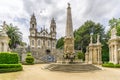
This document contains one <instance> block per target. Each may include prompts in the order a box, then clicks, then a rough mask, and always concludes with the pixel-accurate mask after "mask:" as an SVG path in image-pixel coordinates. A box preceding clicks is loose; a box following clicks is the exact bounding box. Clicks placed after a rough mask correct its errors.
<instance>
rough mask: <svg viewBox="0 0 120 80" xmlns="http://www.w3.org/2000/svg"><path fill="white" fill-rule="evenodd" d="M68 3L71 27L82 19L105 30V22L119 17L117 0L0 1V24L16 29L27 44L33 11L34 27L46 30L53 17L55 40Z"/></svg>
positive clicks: (63, 24)
mask: <svg viewBox="0 0 120 80" xmlns="http://www.w3.org/2000/svg"><path fill="white" fill-rule="evenodd" d="M68 2H70V3H71V8H72V18H73V27H74V29H77V28H78V27H80V25H82V24H83V23H84V22H85V21H86V20H93V21H95V22H100V23H101V24H103V25H104V26H105V27H106V30H108V27H109V25H108V20H109V19H111V18H113V17H115V18H119V17H120V10H119V7H120V0H59V1H58V0H11V1H10V0H0V24H2V22H3V21H4V20H5V21H6V22H7V23H13V24H14V25H16V26H18V27H19V28H20V30H21V31H22V33H23V40H24V41H25V42H27V43H28V42H29V41H28V35H29V20H30V16H31V15H32V13H33V12H34V13H35V15H36V18H37V24H38V27H39V28H40V27H42V26H43V25H45V26H46V28H49V27H50V20H51V18H52V17H55V20H56V24H57V38H60V37H61V36H64V34H65V27H66V8H67V3H68Z"/></svg>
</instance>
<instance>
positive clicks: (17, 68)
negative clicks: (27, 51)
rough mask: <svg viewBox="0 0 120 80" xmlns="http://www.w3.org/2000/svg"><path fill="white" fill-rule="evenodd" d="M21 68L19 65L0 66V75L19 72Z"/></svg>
mask: <svg viewBox="0 0 120 80" xmlns="http://www.w3.org/2000/svg"><path fill="white" fill-rule="evenodd" d="M21 70H23V67H22V65H21V64H0V73H3V72H15V71H21Z"/></svg>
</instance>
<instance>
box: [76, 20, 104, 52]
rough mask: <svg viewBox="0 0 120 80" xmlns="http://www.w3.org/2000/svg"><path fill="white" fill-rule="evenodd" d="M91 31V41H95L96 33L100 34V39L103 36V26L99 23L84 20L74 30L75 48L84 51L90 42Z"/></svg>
mask: <svg viewBox="0 0 120 80" xmlns="http://www.w3.org/2000/svg"><path fill="white" fill-rule="evenodd" d="M91 33H93V42H96V39H97V34H99V35H100V39H102V38H103V37H104V27H103V26H102V25H101V24H100V23H95V22H93V21H86V22H85V23H84V24H83V25H82V26H80V27H79V28H78V29H77V30H75V31H74V36H75V49H76V50H79V49H80V50H82V51H83V52H84V53H85V51H86V47H87V46H88V44H89V43H90V34H91Z"/></svg>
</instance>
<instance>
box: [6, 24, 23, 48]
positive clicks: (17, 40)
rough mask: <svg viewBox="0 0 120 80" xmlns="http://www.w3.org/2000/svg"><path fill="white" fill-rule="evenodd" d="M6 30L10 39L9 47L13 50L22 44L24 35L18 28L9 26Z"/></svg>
mask: <svg viewBox="0 0 120 80" xmlns="http://www.w3.org/2000/svg"><path fill="white" fill-rule="evenodd" d="M5 29H6V33H7V35H8V37H9V38H10V41H9V47H10V48H11V49H14V48H16V47H17V45H20V44H21V43H22V33H21V32H20V31H19V28H18V27H16V26H15V27H14V26H12V25H7V26H6V28H5Z"/></svg>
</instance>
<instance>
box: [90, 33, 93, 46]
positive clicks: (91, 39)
mask: <svg viewBox="0 0 120 80" xmlns="http://www.w3.org/2000/svg"><path fill="white" fill-rule="evenodd" d="M92 36H93V34H92V33H91V34H90V44H92V43H93V37H92Z"/></svg>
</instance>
